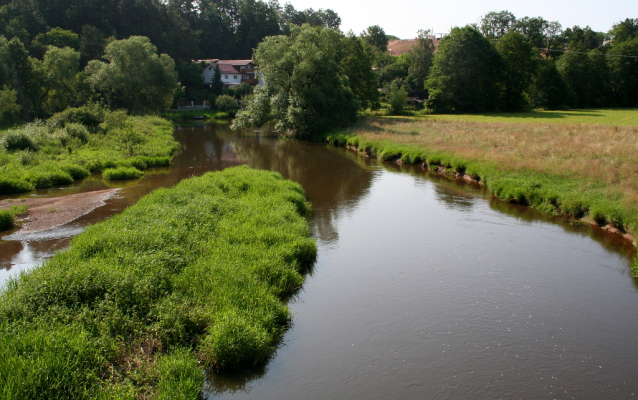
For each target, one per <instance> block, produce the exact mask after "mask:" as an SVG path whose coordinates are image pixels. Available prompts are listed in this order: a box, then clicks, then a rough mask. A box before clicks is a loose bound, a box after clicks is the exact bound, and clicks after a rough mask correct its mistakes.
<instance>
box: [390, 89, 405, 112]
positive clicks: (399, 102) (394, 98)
mask: <svg viewBox="0 0 638 400" xmlns="http://www.w3.org/2000/svg"><path fill="white" fill-rule="evenodd" d="M407 102H408V92H406V91H405V89H403V88H394V89H392V91H391V92H390V113H391V114H393V115H399V114H401V113H402V112H403V109H404V108H405V105H406V103H407Z"/></svg>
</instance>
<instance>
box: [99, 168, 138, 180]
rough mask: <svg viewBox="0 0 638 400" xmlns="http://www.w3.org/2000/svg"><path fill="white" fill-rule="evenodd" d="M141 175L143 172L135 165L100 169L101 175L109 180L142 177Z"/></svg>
mask: <svg viewBox="0 0 638 400" xmlns="http://www.w3.org/2000/svg"><path fill="white" fill-rule="evenodd" d="M142 175H144V172H142V171H140V170H139V169H137V168H135V167H119V168H108V169H105V170H104V171H102V177H104V179H106V180H109V181H122V180H126V179H137V178H140V177H142Z"/></svg>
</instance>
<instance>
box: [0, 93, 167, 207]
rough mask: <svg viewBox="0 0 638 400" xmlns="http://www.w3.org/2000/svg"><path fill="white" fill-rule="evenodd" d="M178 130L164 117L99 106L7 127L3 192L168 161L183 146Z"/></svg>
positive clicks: (1, 164)
mask: <svg viewBox="0 0 638 400" xmlns="http://www.w3.org/2000/svg"><path fill="white" fill-rule="evenodd" d="M172 133H173V127H172V124H171V123H170V122H169V121H166V120H164V119H161V118H159V117H152V116H147V117H133V116H127V115H126V114H125V113H123V112H119V111H118V112H110V111H107V110H103V109H101V108H99V107H96V106H85V107H82V108H76V109H68V110H66V111H64V112H62V113H60V114H56V115H54V116H53V117H52V118H50V119H49V120H47V121H46V122H42V121H36V122H33V123H29V124H27V125H25V126H22V127H19V128H15V129H8V130H5V131H2V132H0V194H9V193H20V192H27V191H31V190H34V189H39V188H46V187H51V186H56V185H64V184H69V183H72V182H73V181H75V180H78V179H82V178H84V177H86V176H88V175H90V174H101V173H102V172H103V171H104V170H107V169H116V168H129V169H130V168H135V169H136V170H138V171H143V170H145V169H147V168H150V167H161V166H168V165H170V162H171V158H172V155H173V153H174V152H175V151H176V150H177V148H178V143H177V142H176V141H175V139H174V138H173V136H172ZM129 175H130V176H132V177H139V176H140V173H134V174H129Z"/></svg>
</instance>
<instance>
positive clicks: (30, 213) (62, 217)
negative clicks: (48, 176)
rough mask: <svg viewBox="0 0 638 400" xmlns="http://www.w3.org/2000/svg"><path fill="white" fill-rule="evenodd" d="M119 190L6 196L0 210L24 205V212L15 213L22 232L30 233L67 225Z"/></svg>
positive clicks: (0, 202) (102, 203)
mask: <svg viewBox="0 0 638 400" xmlns="http://www.w3.org/2000/svg"><path fill="white" fill-rule="evenodd" d="M118 190H120V189H105V190H96V191H93V192H86V193H78V194H72V195H68V196H61V197H47V198H26V199H7V200H2V201H0V210H1V209H6V208H11V207H12V206H15V205H18V206H23V205H26V206H28V207H29V209H28V210H27V212H26V214H23V215H20V216H18V218H17V219H16V221H17V222H19V223H21V224H22V228H21V229H20V232H21V233H33V232H40V231H45V230H47V229H51V228H55V227H56V226H60V225H64V224H67V223H69V222H71V221H74V220H76V219H78V218H79V217H81V216H83V215H85V214H88V213H90V212H91V211H93V210H95V209H96V208H98V207H101V206H103V205H104V204H106V200H108V199H110V198H111V197H113V195H114V194H115V192H117V191H118Z"/></svg>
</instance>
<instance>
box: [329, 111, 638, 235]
mask: <svg viewBox="0 0 638 400" xmlns="http://www.w3.org/2000/svg"><path fill="white" fill-rule="evenodd" d="M598 114H599V115H598ZM526 115H527V116H518V117H517V116H516V114H505V116H503V115H500V114H490V115H436V116H429V117H426V118H398V117H394V118H368V119H363V120H361V121H360V122H359V123H358V124H357V125H356V126H354V127H352V128H350V129H347V130H344V131H341V132H338V133H335V134H333V135H330V136H329V137H328V140H329V141H330V142H331V143H333V144H335V145H347V146H355V147H356V148H358V149H359V151H361V152H364V153H367V154H370V155H372V156H375V157H378V158H381V159H384V160H397V159H400V160H401V162H403V163H407V164H425V165H426V166H428V167H429V168H431V169H437V170H442V171H446V172H448V173H450V174H457V175H468V176H471V177H472V178H473V179H475V180H478V181H480V182H481V183H482V184H483V185H485V187H487V189H488V190H490V191H491V192H492V193H493V194H494V195H495V196H497V197H498V198H500V199H502V200H505V201H509V202H514V203H520V204H525V205H529V206H532V207H535V208H538V209H539V210H541V211H543V212H546V213H550V214H566V215H568V216H571V217H574V218H583V219H585V220H586V221H589V222H593V223H597V224H599V225H601V226H608V228H612V227H613V228H616V229H619V230H620V231H621V232H629V233H630V234H632V235H634V236H635V235H636V234H637V233H638V174H637V172H638V157H636V154H638V110H603V111H600V112H595V111H593V110H586V111H573V112H545V111H537V112H532V113H526ZM530 115H539V117H538V118H536V119H534V117H530ZM550 115H563V116H561V117H555V116H550ZM530 118H531V119H532V120H533V121H535V122H527V121H529V119H530ZM521 119H524V120H525V121H526V123H522V122H521ZM555 120H558V121H561V122H560V123H556V122H554V121H555ZM510 121H512V122H510ZM566 121H571V123H569V122H566ZM563 122H565V123H563Z"/></svg>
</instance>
